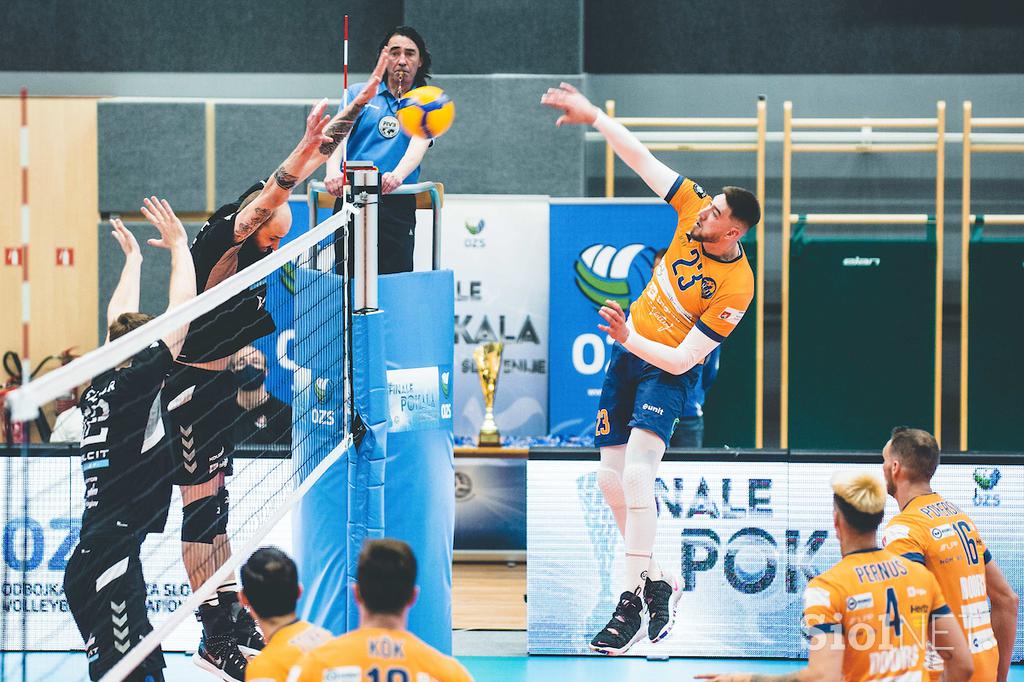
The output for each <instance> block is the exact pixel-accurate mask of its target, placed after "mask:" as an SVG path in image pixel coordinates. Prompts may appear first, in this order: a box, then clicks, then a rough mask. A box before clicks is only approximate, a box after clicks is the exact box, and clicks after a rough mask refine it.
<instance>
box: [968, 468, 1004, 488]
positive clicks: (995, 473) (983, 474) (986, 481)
mask: <svg viewBox="0 0 1024 682" xmlns="http://www.w3.org/2000/svg"><path fill="white" fill-rule="evenodd" d="M1002 477H1003V476H1002V474H1000V473H999V469H997V468H995V467H978V468H976V469H975V470H974V482H975V483H977V484H978V487H979V488H981V489H982V490H992V489H993V488H995V487H996V485H997V484H998V483H999V479H1000V478H1002Z"/></svg>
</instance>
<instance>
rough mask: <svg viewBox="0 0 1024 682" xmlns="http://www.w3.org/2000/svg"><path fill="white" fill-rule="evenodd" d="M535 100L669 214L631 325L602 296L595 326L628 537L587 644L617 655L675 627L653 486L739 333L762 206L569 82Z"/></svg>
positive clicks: (604, 435)
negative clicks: (711, 372)
mask: <svg viewBox="0 0 1024 682" xmlns="http://www.w3.org/2000/svg"><path fill="white" fill-rule="evenodd" d="M541 103H543V104H545V105H547V106H549V107H552V108H554V109H558V110H560V111H562V112H563V115H562V116H561V117H560V118H559V119H558V121H557V125H559V126H560V125H562V124H563V123H575V124H583V125H592V126H594V127H595V128H597V130H598V131H599V132H600V133H601V134H602V135H604V137H605V139H607V140H608V143H609V144H610V145H611V146H612V149H614V150H615V153H616V154H618V155H619V157H620V158H621V159H622V160H623V161H625V162H626V163H627V164H628V165H629V167H630V168H632V169H633V170H634V171H636V173H637V174H638V175H640V177H641V178H643V180H644V182H646V183H647V186H648V187H650V188H651V190H652V191H654V193H655V194H657V195H658V196H659V197H662V198H663V199H664V200H665V201H666V202H668V204H669V205H670V206H672V208H674V209H675V210H676V213H677V215H678V218H677V221H676V232H675V235H674V236H673V237H672V241H671V243H670V244H669V246H668V249H667V252H666V254H665V258H664V259H663V260H662V262H661V263H660V264H659V265H658V267H657V268H655V271H654V274H653V276H652V278H651V281H650V283H649V284H648V285H647V288H646V289H645V290H644V292H643V294H641V295H640V296H639V297H638V298H637V300H636V301H635V302H634V303H633V305H632V306H631V307H630V310H629V318H628V319H627V318H626V314H625V313H624V312H623V310H622V308H620V307H619V305H618V303H615V302H613V301H608V302H607V305H606V306H604V307H603V308H601V311H600V314H601V317H602V318H604V320H605V321H606V323H607V325H598V329H600V330H602V331H604V332H606V333H607V334H608V335H609V336H610V337H611V338H613V339H615V341H617V342H618V343H617V344H616V345H615V347H614V348H613V349H612V355H611V362H610V364H609V366H608V371H607V373H606V375H605V380H604V385H603V386H602V388H601V401H600V404H599V409H598V412H597V429H596V435H595V439H594V441H595V443H596V445H597V446H598V447H599V448H601V468H600V469H599V470H598V477H597V480H598V485H599V486H600V488H601V491H602V492H603V493H604V497H605V500H606V501H607V502H608V506H610V507H611V509H612V512H613V514H614V516H615V521H616V523H617V525H618V527H619V532H620V533H621V534H622V537H623V539H624V541H625V548H626V561H625V567H626V575H625V582H624V584H623V587H624V591H623V592H622V594H621V596H620V597H619V601H618V604H617V606H616V607H615V612H614V614H613V615H612V618H611V620H609V621H608V625H607V626H605V627H604V628H603V629H602V630H601V631H600V632H599V633H598V634H597V635H596V636H595V637H594V638H593V640H592V641H591V643H590V646H591V648H592V649H593V650H594V651H597V652H599V653H603V654H608V655H618V654H622V653H625V652H626V651H627V650H628V649H629V648H630V647H631V646H632V645H633V644H634V643H635V642H637V641H639V640H640V639H641V638H642V637H643V636H644V634H646V635H647V637H649V638H650V640H651V641H652V642H658V641H660V640H662V639H664V638H665V637H666V636H667V635H668V633H669V631H670V630H671V629H672V625H673V623H674V620H675V607H676V604H677V603H678V601H679V597H680V595H681V586H680V582H679V579H678V578H677V577H676V576H674V575H670V574H669V573H668V572H666V571H663V570H662V569H661V567H660V565H659V564H658V562H657V560H656V559H655V558H654V555H653V552H654V539H655V536H656V531H657V521H658V519H657V512H656V511H655V506H654V479H655V476H656V475H657V471H658V465H659V464H660V462H661V458H662V456H663V455H664V454H665V445H666V443H667V442H668V441H669V438H670V437H671V435H672V426H673V424H674V422H675V419H676V417H677V416H679V415H680V414H682V411H683V405H684V404H685V402H686V399H687V396H688V395H689V394H690V393H691V392H692V391H693V390H694V389H695V387H696V384H697V382H698V381H699V378H700V374H701V365H702V363H703V362H704V359H705V358H706V357H707V356H708V354H709V353H711V352H712V351H713V350H715V348H717V347H718V345H719V344H720V343H722V341H724V340H725V338H726V337H727V336H729V334H730V333H731V332H732V330H733V329H735V328H736V325H737V324H739V322H740V320H741V319H742V318H743V314H744V312H746V310H747V306H748V305H750V301H751V299H752V298H753V295H754V275H753V273H752V272H751V269H750V265H749V264H748V263H747V258H746V254H745V253H744V251H743V247H742V246H741V245H740V239H741V238H742V237H743V235H744V234H746V232H747V230H748V229H750V228H751V227H752V226H753V225H756V224H757V223H758V221H759V220H760V219H761V207H760V205H759V204H758V201H757V198H756V197H755V196H754V195H753V194H751V193H750V192H748V191H747V190H745V189H740V188H739V187H726V188H724V189H723V191H722V193H721V194H718V195H717V196H714V197H711V196H710V195H708V193H707V192H705V191H704V189H703V188H702V187H701V186H700V185H698V184H697V183H695V182H693V181H692V180H688V179H685V178H683V176H681V175H679V174H678V173H676V172H675V171H674V170H672V169H671V168H669V167H668V166H666V165H665V164H663V163H661V162H660V161H658V160H657V159H656V158H654V155H652V154H651V152H650V151H649V150H648V149H647V148H646V147H644V145H643V144H642V143H641V142H640V141H639V140H638V139H637V138H636V137H635V136H634V135H633V134H632V133H630V132H629V131H628V130H626V128H624V127H623V126H622V125H620V124H619V123H617V122H615V121H614V120H612V119H610V118H608V117H607V116H605V115H604V113H602V112H601V110H600V109H598V108H597V107H595V106H594V105H593V104H591V103H590V101H589V100H587V98H586V97H584V96H583V95H582V94H580V93H579V92H578V91H577V90H576V89H575V88H573V87H572V86H571V85H568V84H567V83H562V85H561V87H559V88H550V89H549V90H548V91H547V93H546V94H545V95H544V96H543V97H541ZM645 609H646V611H647V615H648V627H647V632H646V633H643V632H642V631H641V624H642V621H643V612H644V610H645Z"/></svg>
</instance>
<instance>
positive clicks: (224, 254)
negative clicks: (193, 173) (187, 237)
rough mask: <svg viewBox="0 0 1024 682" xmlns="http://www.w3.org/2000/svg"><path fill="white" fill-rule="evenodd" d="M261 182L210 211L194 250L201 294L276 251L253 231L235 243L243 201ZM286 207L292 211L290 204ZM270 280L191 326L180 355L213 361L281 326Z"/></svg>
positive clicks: (180, 357)
mask: <svg viewBox="0 0 1024 682" xmlns="http://www.w3.org/2000/svg"><path fill="white" fill-rule="evenodd" d="M265 184H266V183H264V182H258V183H256V184H255V185H253V186H252V187H250V188H249V189H247V190H246V191H245V192H244V193H243V194H242V195H241V196H239V197H238V200H236V201H233V202H231V203H230V204H225V205H224V206H221V207H220V208H219V209H217V211H216V212H215V213H214V214H213V215H212V216H210V219H209V220H207V221H206V224H205V225H203V229H202V230H200V231H199V234H198V235H196V238H195V240H194V241H193V242H192V246H191V247H190V248H189V250H190V251H191V252H192V261H193V262H194V263H195V266H196V289H197V291H198V292H199V293H202V292H204V291H206V290H207V289H210V288H212V287H214V286H216V285H217V284H220V283H221V282H223V281H224V280H226V279H227V278H228V277H231V276H232V275H234V274H235V273H237V272H239V271H241V270H244V269H245V268H247V267H249V266H250V265H252V264H253V263H255V262H257V261H259V260H261V259H262V258H264V257H266V256H267V255H269V254H270V251H261V250H260V249H259V248H258V247H257V246H256V242H255V240H254V239H253V236H254V235H255V233H253V235H250V236H249V237H248V238H247V239H245V240H244V241H242V242H241V243H238V244H236V243H235V220H236V219H237V218H238V214H239V213H240V211H239V207H240V206H241V204H242V201H243V200H244V199H245V198H246V197H247V196H248V195H250V194H252V193H253V192H258V191H260V190H261V189H263V186H264V185H265ZM280 210H284V211H287V210H290V209H289V208H288V207H287V206H284V207H282V208H281V209H280ZM266 302H267V285H266V284H264V283H260V284H257V285H254V286H252V287H251V288H249V289H247V290H246V291H243V292H241V293H239V294H238V295H236V296H233V297H232V298H230V299H228V300H227V301H225V302H224V303H222V304H221V305H219V306H217V307H216V308H214V309H213V310H211V311H210V312H208V313H206V314H205V315H201V316H199V317H197V318H196V319H195V320H193V321H192V324H191V325H189V329H188V336H186V337H185V344H184V345H183V346H182V348H181V352H180V353H179V354H178V358H177V359H178V360H180V361H181V362H188V363H197V362H210V361H212V360H220V359H221V358H226V357H228V356H230V355H232V354H233V353H236V352H238V351H239V350H241V349H242V348H244V347H245V346H247V345H248V344H249V343H250V342H252V341H254V340H256V339H258V338H261V337H264V336H266V335H267V334H270V333H272V332H273V331H274V330H275V329H276V327H275V326H274V320H273V318H271V316H270V313H268V312H267V308H266Z"/></svg>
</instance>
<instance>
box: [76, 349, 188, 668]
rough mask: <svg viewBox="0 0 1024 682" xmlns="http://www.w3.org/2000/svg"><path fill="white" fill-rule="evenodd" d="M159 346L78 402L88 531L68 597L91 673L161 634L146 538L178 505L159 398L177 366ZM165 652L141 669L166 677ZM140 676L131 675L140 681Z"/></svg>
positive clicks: (97, 382)
mask: <svg viewBox="0 0 1024 682" xmlns="http://www.w3.org/2000/svg"><path fill="white" fill-rule="evenodd" d="M172 364H173V361H172V359H171V352H170V351H169V350H168V348H167V346H166V345H165V344H164V342H163V341H156V342H154V343H153V344H152V345H151V346H149V347H148V348H146V349H145V350H142V351H140V352H139V353H138V354H136V355H135V356H134V357H133V358H132V359H131V363H130V364H129V366H127V367H124V368H120V369H112V370H109V371H106V372H104V373H102V374H100V375H98V376H97V377H96V378H95V379H93V381H92V383H91V384H90V386H89V388H88V389H86V391H85V392H84V393H83V394H82V398H81V400H80V401H79V403H78V405H79V407H80V408H81V410H82V417H83V420H84V427H83V434H82V442H81V455H82V473H83V475H84V476H85V511H84V513H83V514H82V533H81V537H80V539H79V542H78V546H77V547H76V548H75V551H74V554H73V555H72V557H71V559H70V560H69V561H68V565H67V569H66V570H65V573H64V591H65V594H66V595H67V600H68V606H69V607H70V609H71V613H72V615H73V616H74V618H75V623H76V624H77V625H78V629H79V631H80V632H81V634H82V639H83V640H84V641H85V643H86V654H87V656H88V658H89V677H90V678H91V679H93V680H98V679H100V678H101V677H102V676H103V675H104V674H105V673H106V672H107V671H108V670H110V668H111V667H113V666H114V664H116V663H117V662H118V661H119V660H121V658H123V657H124V655H125V654H126V653H127V652H128V651H129V650H130V649H131V648H132V647H133V646H135V645H136V644H138V642H139V640H141V639H142V638H143V637H144V636H145V635H146V634H148V633H149V632H150V631H151V630H152V629H153V627H152V625H150V623H149V619H148V617H147V615H146V581H145V579H144V578H143V576H142V565H141V564H140V563H139V548H140V544H141V541H142V538H143V537H144V536H145V534H146V533H147V532H159V531H161V530H163V525H164V521H165V520H166V517H167V508H168V506H169V504H170V493H171V482H170V477H169V475H168V474H169V470H168V455H167V452H166V450H165V449H164V448H162V447H160V446H159V445H158V444H159V443H160V441H161V438H162V436H163V426H162V423H161V420H160V403H159V399H158V395H159V392H160V386H161V384H162V383H163V379H164V376H165V375H166V373H167V371H168V370H169V369H170V367H171V366H172ZM163 667H164V660H163V655H162V654H161V653H160V650H159V649H157V650H155V651H154V652H153V653H151V654H150V655H149V656H147V657H146V659H145V661H144V662H143V663H142V665H140V666H139V668H138V669H137V673H138V675H137V677H138V679H143V678H144V677H145V674H149V675H152V676H154V677H156V678H160V670H162V669H163ZM135 677H136V676H133V677H132V678H129V679H135Z"/></svg>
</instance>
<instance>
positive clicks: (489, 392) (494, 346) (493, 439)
mask: <svg viewBox="0 0 1024 682" xmlns="http://www.w3.org/2000/svg"><path fill="white" fill-rule="evenodd" d="M503 347H504V346H503V345H502V343H501V342H500V341H490V342H488V343H485V344H483V345H482V346H477V347H476V349H475V350H474V351H473V359H474V360H476V372H477V374H479V375H480V388H481V390H483V392H484V410H485V411H484V423H483V424H481V425H480V438H479V440H478V441H477V445H479V446H480V447H485V446H499V447H500V446H501V434H500V433H498V425H497V424H496V423H494V391H495V390H496V389H497V388H498V375H499V374H501V350H502V348H503Z"/></svg>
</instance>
